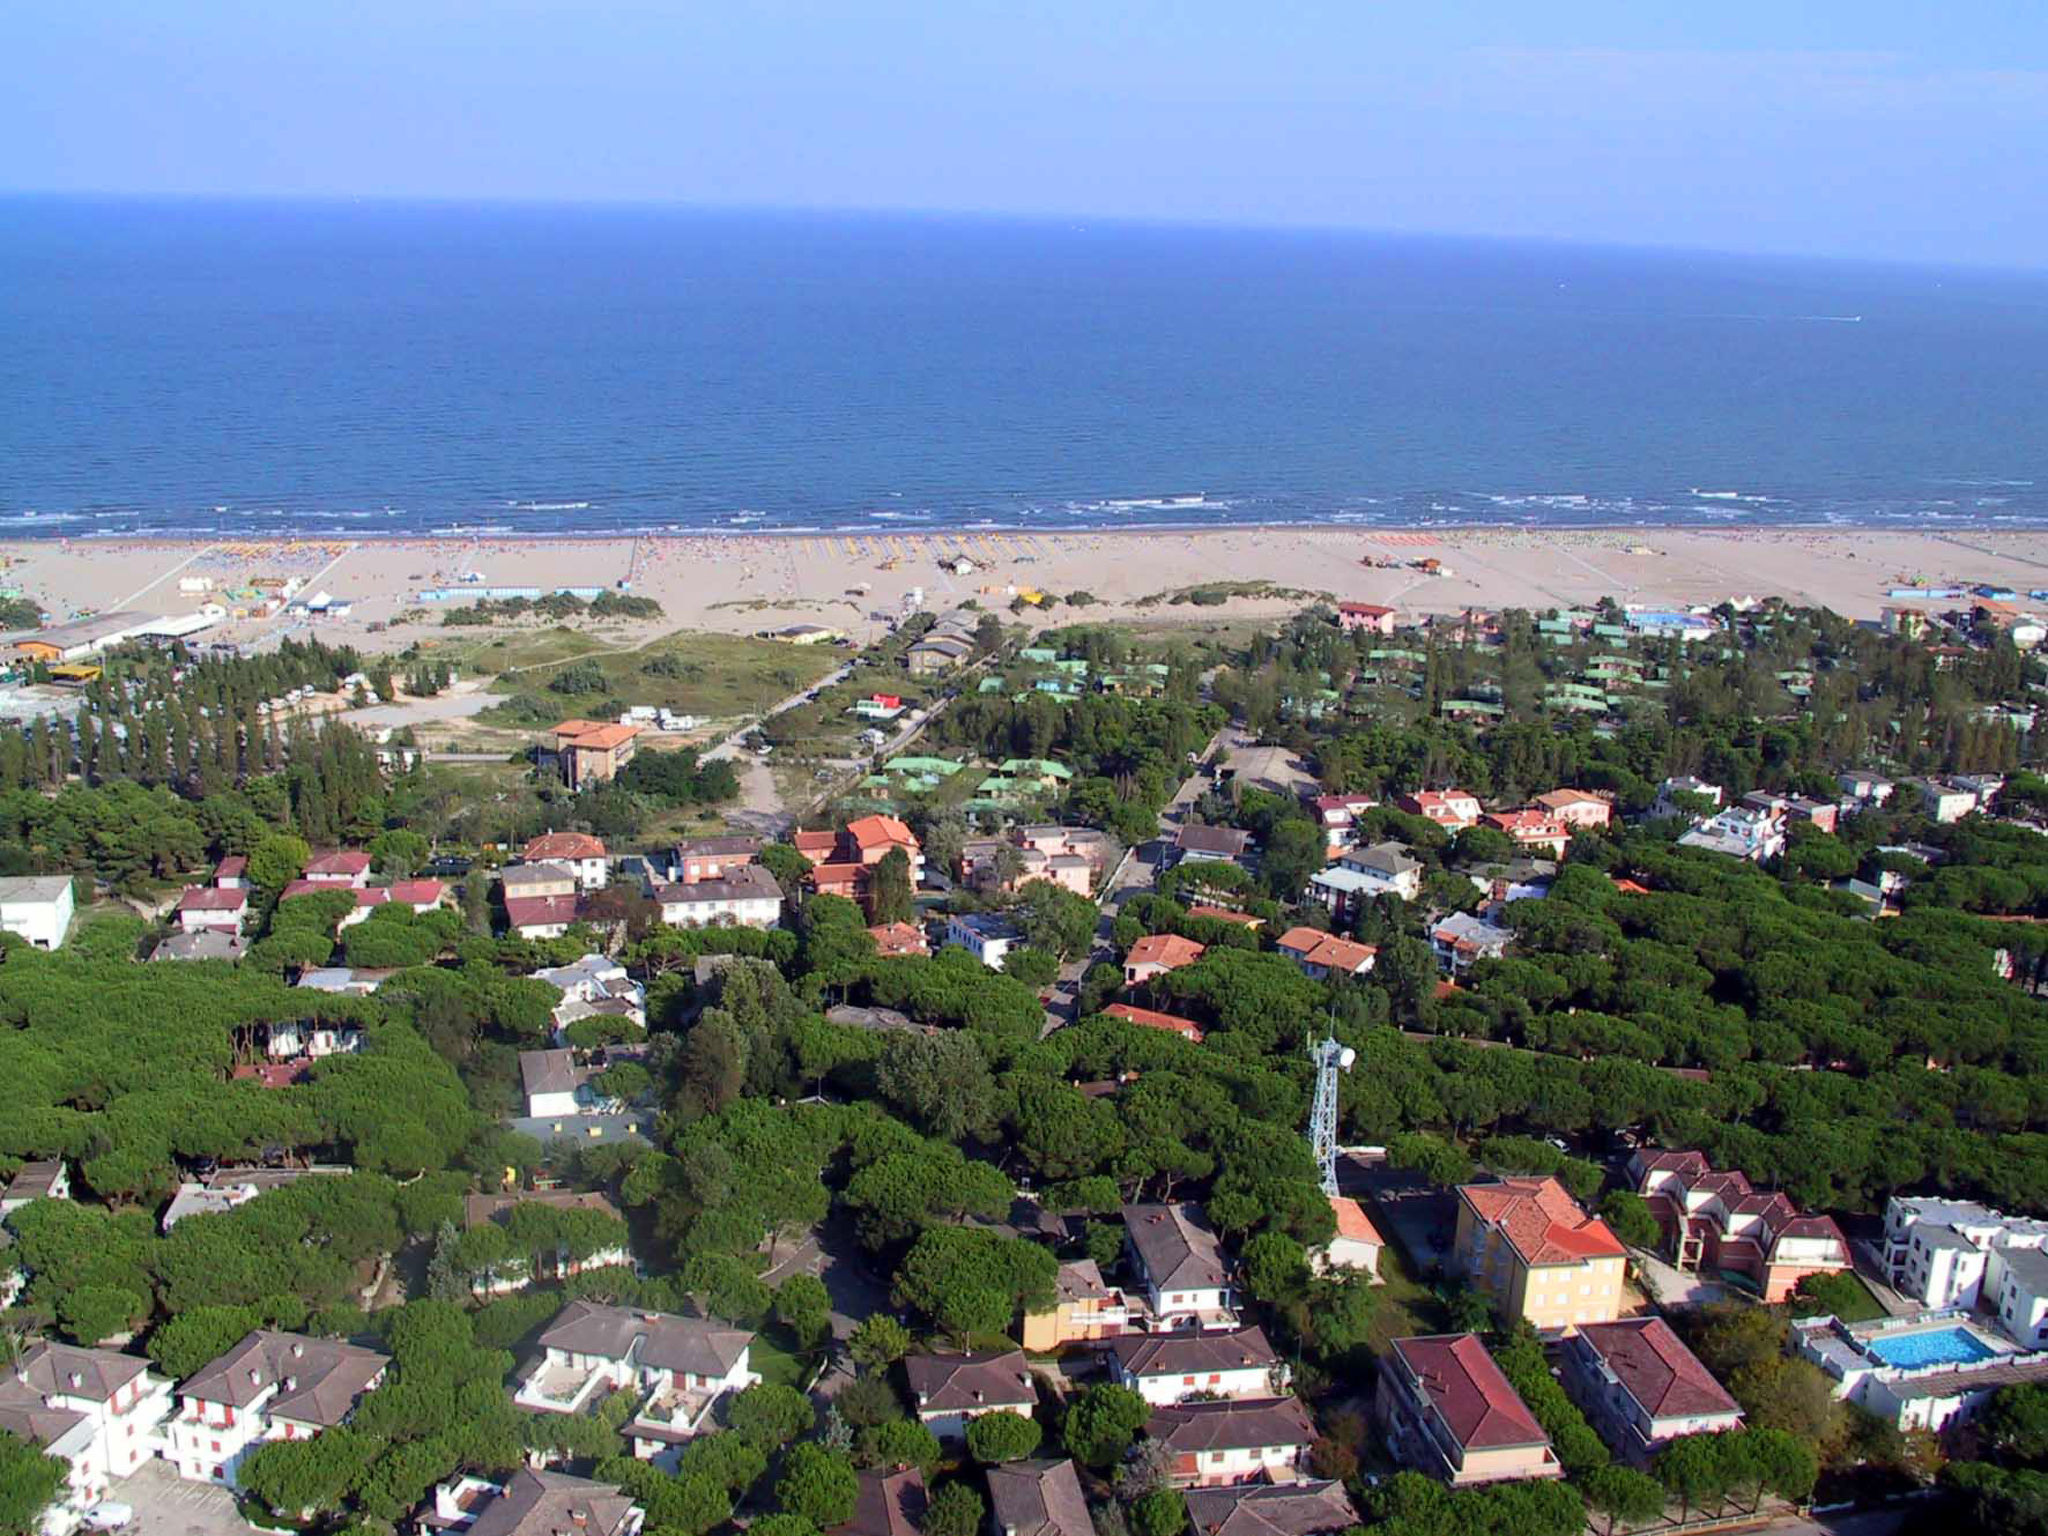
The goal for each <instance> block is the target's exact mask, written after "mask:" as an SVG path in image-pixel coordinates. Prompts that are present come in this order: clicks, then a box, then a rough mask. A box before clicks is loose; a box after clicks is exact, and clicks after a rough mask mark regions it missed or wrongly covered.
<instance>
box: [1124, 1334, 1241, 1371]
mask: <svg viewBox="0 0 2048 1536" xmlns="http://www.w3.org/2000/svg"><path fill="white" fill-rule="evenodd" d="M1111 1347H1112V1348H1113V1349H1114V1350H1115V1351H1116V1357H1117V1360H1118V1362H1119V1363H1120V1364H1121V1365H1122V1366H1123V1368H1124V1369H1125V1370H1126V1371H1128V1372H1129V1373H1130V1374H1131V1375H1133V1376H1191V1375H1192V1376H1201V1375H1209V1374H1214V1373H1216V1372H1221V1371H1243V1370H1250V1369H1252V1368H1254V1367H1257V1366H1273V1365H1277V1364H1279V1362H1280V1357H1279V1356H1278V1355H1276V1354H1274V1353H1273V1346H1272V1345H1271V1344H1270V1343H1268V1342H1267V1340H1266V1335H1265V1332H1264V1330H1262V1329H1259V1328H1240V1329H1238V1330H1237V1331H1236V1332H1235V1333H1133V1334H1125V1335H1123V1336H1121V1337H1119V1338H1117V1339H1115V1340H1114V1341H1112V1345H1111Z"/></svg>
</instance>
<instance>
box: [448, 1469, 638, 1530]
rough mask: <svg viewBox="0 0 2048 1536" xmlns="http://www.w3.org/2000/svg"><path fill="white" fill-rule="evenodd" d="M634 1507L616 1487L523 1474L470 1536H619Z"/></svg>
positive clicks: (492, 1504) (478, 1519)
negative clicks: (571, 1534) (567, 1534)
mask: <svg viewBox="0 0 2048 1536" xmlns="http://www.w3.org/2000/svg"><path fill="white" fill-rule="evenodd" d="M633 1507H634V1506H633V1501H632V1499H630V1498H628V1497H627V1496H626V1495H625V1494H624V1493H621V1492H620V1491H619V1489H618V1486H617V1485H616V1484H613V1483H593V1482H591V1481H589V1480H588V1479H586V1478H581V1477H571V1476H569V1475H568V1474H567V1473H566V1472H535V1471H532V1470H530V1469H524V1468H522V1469H521V1470H520V1471H518V1472H515V1473H513V1474H512V1476H511V1478H510V1480H508V1481H507V1482H506V1484H505V1491H504V1492H503V1493H501V1494H499V1495H497V1496H496V1497H495V1498H492V1499H491V1500H489V1501H488V1502H487V1503H485V1504H484V1506H483V1509H482V1511H481V1512H480V1513H479V1514H478V1515H477V1517H476V1523H475V1524H474V1525H472V1526H471V1527H470V1528H469V1536H566V1533H573V1536H614V1533H615V1532H617V1531H619V1530H621V1529H622V1528H623V1527H624V1526H625V1524H626V1517H627V1516H628V1514H630V1513H631V1511H632V1509H633Z"/></svg>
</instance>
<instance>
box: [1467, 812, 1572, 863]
mask: <svg viewBox="0 0 2048 1536" xmlns="http://www.w3.org/2000/svg"><path fill="white" fill-rule="evenodd" d="M1479 820H1480V825H1482V826H1487V827H1491V828H1493V829H1494V831H1496V832H1504V833H1506V834H1507V836H1508V840H1509V841H1510V842H1512V843H1513V844H1514V845H1515V847H1517V848H1518V849H1521V850H1523V851H1524V852H1529V853H1535V852H1539V851H1540V852H1544V853H1548V854H1549V855H1550V856H1551V857H1552V858H1563V857H1564V851H1565V848H1566V847H1567V846H1568V845H1569V844H1570V843H1571V840H1572V829H1571V827H1570V826H1568V825H1567V824H1566V823H1564V822H1562V821H1560V820H1558V818H1557V817H1555V816H1553V815H1551V814H1550V813H1549V812H1548V811H1539V810H1521V811H1488V812H1487V813H1486V814H1485V815H1484V816H1482V817H1480V818H1479Z"/></svg>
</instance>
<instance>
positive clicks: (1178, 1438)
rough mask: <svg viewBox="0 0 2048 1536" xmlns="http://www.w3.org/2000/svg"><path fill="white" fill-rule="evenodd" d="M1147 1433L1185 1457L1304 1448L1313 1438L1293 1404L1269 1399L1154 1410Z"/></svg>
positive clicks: (1292, 1400) (1291, 1400) (1305, 1414)
mask: <svg viewBox="0 0 2048 1536" xmlns="http://www.w3.org/2000/svg"><path fill="white" fill-rule="evenodd" d="M1145 1433H1146V1434H1147V1435H1149V1436H1150V1437H1151V1438H1152V1439H1154V1440H1158V1441H1160V1442H1162V1443H1163V1444H1164V1445H1165V1446H1166V1448H1167V1449H1168V1450H1170V1451H1174V1452H1177V1453H1179V1454H1182V1455H1186V1454H1188V1453H1190V1452H1199V1451H1235V1450H1252V1449H1261V1448H1264V1447H1266V1446H1275V1445H1307V1444H1309V1443H1310V1442H1311V1441H1313V1440H1314V1439H1315V1437H1316V1427H1315V1425H1314V1424H1313V1423H1311V1422H1310V1421H1309V1416H1308V1410H1307V1409H1306V1408H1304V1407H1302V1406H1301V1403H1300V1402H1299V1401H1298V1400H1297V1399H1295V1398H1292V1397H1272V1398H1257V1399H1248V1400H1242V1401H1238V1402H1228V1403H1176V1404H1174V1405H1173V1406H1172V1407H1170V1408H1154V1409H1153V1410H1152V1417H1151V1418H1150V1419H1149V1420H1147V1421H1146V1424H1145Z"/></svg>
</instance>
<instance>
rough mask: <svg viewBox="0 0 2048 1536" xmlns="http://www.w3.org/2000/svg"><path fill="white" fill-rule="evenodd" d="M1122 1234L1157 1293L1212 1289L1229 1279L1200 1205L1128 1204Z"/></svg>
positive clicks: (1218, 1247) (1220, 1244) (1217, 1245)
mask: <svg viewBox="0 0 2048 1536" xmlns="http://www.w3.org/2000/svg"><path fill="white" fill-rule="evenodd" d="M1124 1230H1125V1231H1126V1232H1128V1233H1129V1234H1130V1238H1131V1246H1132V1247H1133V1248H1135V1249H1136V1250H1137V1252H1138V1261H1139V1262H1140V1263H1141V1264H1143V1265H1144V1266H1145V1273H1146V1275H1147V1276H1149V1277H1150V1279H1151V1282H1152V1284H1153V1285H1155V1286H1157V1287H1158V1288H1159V1289H1161V1290H1166V1291H1199V1290H1214V1289H1216V1288H1217V1287H1219V1286H1221V1285H1223V1284H1224V1283H1225V1282H1226V1281H1227V1279H1228V1278H1229V1275H1228V1271H1227V1270H1226V1268H1225V1266H1224V1263H1223V1245H1222V1243H1221V1241H1220V1240H1219V1239H1218V1238H1217V1236H1216V1232H1215V1229H1214V1228H1212V1227H1211V1226H1210V1225H1209V1219H1208V1217H1207V1216H1205V1215H1204V1214H1203V1213H1202V1208H1201V1207H1200V1206H1197V1205H1191V1204H1182V1205H1127V1206H1125V1207H1124Z"/></svg>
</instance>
